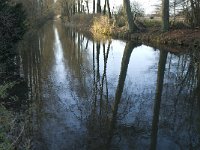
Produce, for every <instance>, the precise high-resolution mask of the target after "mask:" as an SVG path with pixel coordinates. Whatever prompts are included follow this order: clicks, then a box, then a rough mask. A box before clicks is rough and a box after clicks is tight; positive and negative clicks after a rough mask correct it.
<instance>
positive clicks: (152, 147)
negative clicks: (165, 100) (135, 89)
mask: <svg viewBox="0 0 200 150" xmlns="http://www.w3.org/2000/svg"><path fill="white" fill-rule="evenodd" d="M166 60H167V52H166V51H161V52H160V59H159V64H158V74H157V84H156V95H155V103H154V111H153V121H152V132H151V145H150V150H155V149H156V145H157V133H158V123H159V114H160V104H161V97H162V90H163V81H164V73H165V64H166Z"/></svg>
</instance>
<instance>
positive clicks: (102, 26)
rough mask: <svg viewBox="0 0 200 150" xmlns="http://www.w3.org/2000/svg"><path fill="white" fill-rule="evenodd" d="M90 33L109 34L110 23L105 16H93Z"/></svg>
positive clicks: (110, 30) (110, 29)
mask: <svg viewBox="0 0 200 150" xmlns="http://www.w3.org/2000/svg"><path fill="white" fill-rule="evenodd" d="M91 31H92V33H94V34H95V33H97V34H104V35H111V32H112V23H111V21H110V19H109V17H107V16H96V17H94V20H93V24H92V27H91Z"/></svg>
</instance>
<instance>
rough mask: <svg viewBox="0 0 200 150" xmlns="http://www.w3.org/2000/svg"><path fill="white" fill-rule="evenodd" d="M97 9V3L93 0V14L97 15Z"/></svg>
mask: <svg viewBox="0 0 200 150" xmlns="http://www.w3.org/2000/svg"><path fill="white" fill-rule="evenodd" d="M95 7H96V2H95V0H93V14H95Z"/></svg>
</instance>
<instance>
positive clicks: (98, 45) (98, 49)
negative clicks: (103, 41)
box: [97, 42, 100, 81]
mask: <svg viewBox="0 0 200 150" xmlns="http://www.w3.org/2000/svg"><path fill="white" fill-rule="evenodd" d="M99 57H100V43H99V42H97V81H99V80H100V70H99Z"/></svg>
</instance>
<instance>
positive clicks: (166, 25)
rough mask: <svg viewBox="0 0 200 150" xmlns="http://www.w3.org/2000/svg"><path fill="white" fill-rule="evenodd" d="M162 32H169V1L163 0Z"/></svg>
mask: <svg viewBox="0 0 200 150" xmlns="http://www.w3.org/2000/svg"><path fill="white" fill-rule="evenodd" d="M162 31H163V32H166V31H169V0H162Z"/></svg>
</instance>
